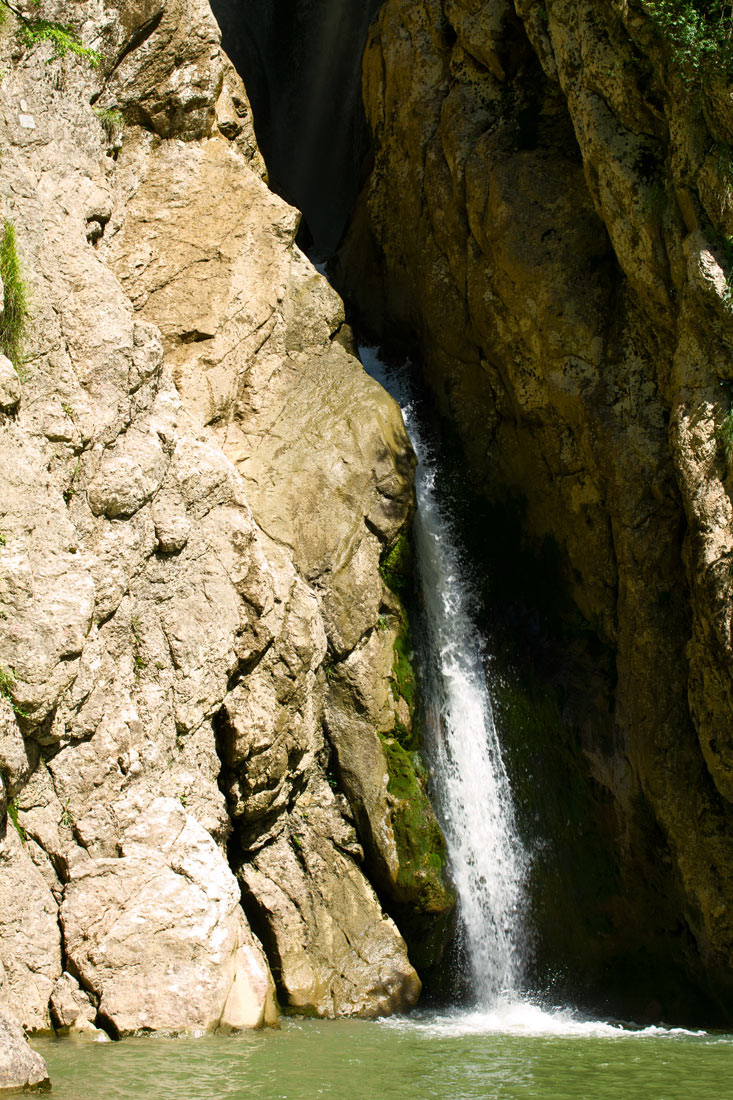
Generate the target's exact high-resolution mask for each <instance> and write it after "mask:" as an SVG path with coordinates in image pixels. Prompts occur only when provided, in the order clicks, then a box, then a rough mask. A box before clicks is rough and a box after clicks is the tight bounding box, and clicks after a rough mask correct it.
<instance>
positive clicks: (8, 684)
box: [0, 665, 28, 718]
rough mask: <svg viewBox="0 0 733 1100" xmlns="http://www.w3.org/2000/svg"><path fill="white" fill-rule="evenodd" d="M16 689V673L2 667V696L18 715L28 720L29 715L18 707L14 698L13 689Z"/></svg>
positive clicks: (0, 672)
mask: <svg viewBox="0 0 733 1100" xmlns="http://www.w3.org/2000/svg"><path fill="white" fill-rule="evenodd" d="M14 687H15V673H14V672H13V670H12V668H3V667H2V665H0V696H2V698H3V699H7V701H8V702H9V703H10V705H11V707H12V708H13V710H14V711H15V713H16V714H18V715H20V717H21V718H27V717H28V715H27V714H26V712H25V711H24V710H21V709H20V707H19V706H16V703H15V699H14V698H13V688H14Z"/></svg>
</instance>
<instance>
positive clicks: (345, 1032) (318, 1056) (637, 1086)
mask: <svg viewBox="0 0 733 1100" xmlns="http://www.w3.org/2000/svg"><path fill="white" fill-rule="evenodd" d="M33 1045H34V1046H35V1047H36V1049H37V1050H38V1051H40V1053H41V1054H42V1055H43V1056H44V1057H45V1058H46V1060H47V1062H48V1065H49V1069H50V1073H51V1077H52V1081H53V1093H52V1097H54V1098H56V1100H143V1098H145V1100H151V1098H152V1100H239V1098H242V1100H245V1098H247V1100H317V1098H319V1097H330V1098H332V1100H412V1098H413V1097H414V1098H415V1100H418V1098H419V1100H433V1098H434V1100H727V1098H732V1097H733V1036H730V1035H712V1034H704V1033H699V1034H696V1033H691V1032H684V1031H661V1030H659V1029H647V1030H645V1031H642V1032H636V1033H633V1032H631V1033H629V1032H624V1031H622V1030H620V1029H614V1028H612V1027H610V1026H609V1025H607V1024H598V1023H582V1022H578V1021H577V1020H574V1019H572V1018H571V1017H570V1016H569V1015H568V1014H559V1015H558V1014H555V1015H549V1014H547V1013H541V1012H540V1011H539V1010H537V1009H530V1010H528V1011H523V1010H516V1011H515V1012H514V1013H513V1014H512V1013H511V1012H509V1013H504V1014H503V1015H501V1014H494V1015H493V1016H487V1015H483V1016H480V1015H469V1014H463V1015H461V1014H453V1015H448V1016H444V1017H436V1016H428V1015H423V1016H420V1015H418V1016H412V1017H409V1018H406V1019H402V1020H390V1021H375V1022H369V1021H346V1020H334V1021H316V1020H298V1019H289V1020H285V1021H284V1023H283V1026H282V1027H281V1028H280V1030H278V1031H265V1032H254V1033H246V1034H242V1035H233V1036H223V1035H222V1036H217V1035H213V1036H207V1037H205V1038H201V1039H128V1040H125V1041H123V1042H121V1043H107V1044H93V1043H84V1042H79V1041H73V1040H52V1039H47V1040H38V1041H36V1042H34V1044H33Z"/></svg>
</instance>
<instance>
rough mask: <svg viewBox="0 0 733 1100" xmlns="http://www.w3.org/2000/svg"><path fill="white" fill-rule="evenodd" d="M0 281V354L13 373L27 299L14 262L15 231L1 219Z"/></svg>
mask: <svg viewBox="0 0 733 1100" xmlns="http://www.w3.org/2000/svg"><path fill="white" fill-rule="evenodd" d="M0 279H2V282H3V315H2V318H0V350H2V353H3V355H6V356H7V357H8V359H9V360H10V361H11V363H12V364H13V366H14V367H15V369H16V371H17V369H18V366H19V364H20V363H21V362H22V359H23V336H24V333H25V325H26V320H27V318H28V295H27V291H26V286H25V282H24V280H23V274H22V271H21V267H20V262H19V260H18V250H17V248H16V244H15V227H14V225H13V223H12V222H10V221H8V219H7V218H6V219H5V222H4V225H3V232H2V238H0Z"/></svg>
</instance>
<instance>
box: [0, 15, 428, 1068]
mask: <svg viewBox="0 0 733 1100" xmlns="http://www.w3.org/2000/svg"><path fill="white" fill-rule="evenodd" d="M61 7H63V5H61ZM59 10H60V9H59ZM39 14H40V15H41V16H43V17H44V18H46V17H48V18H51V19H52V18H53V17H54V16H55V15H59V11H57V10H56V8H55V7H54V6H53V5H52V4H50V3H49V5H48V7H47V9H46V8H44V7H41V9H40V11H39ZM61 15H62V16H63V18H64V20H66V19H67V18H69V15H68V12H66V11H64V12H62V13H61ZM73 19H74V20H75V22H74V31H75V33H78V34H79V35H81V36H82V39H83V41H84V42H85V43H87V44H88V45H90V44H93V45H94V47H95V48H96V49H98V50H99V52H100V58H99V62H98V64H97V65H89V64H87V63H86V62H84V60H83V58H80V56H79V55H78V54H75V53H73V52H72V53H69V54H67V55H66V56H65V57H56V56H55V55H54V49H53V46H52V44H51V43H50V42H48V41H46V42H43V43H41V44H40V45H37V46H36V47H34V48H22V49H21V47H20V46H19V44H18V43H17V41H16V37H15V33H14V25H13V23H12V19H11V17H10V16H8V20H9V23H8V24H7V25H6V28H5V29H4V31H3V38H2V42H0V52H1V53H2V69H3V72H4V74H5V75H4V78H3V81H2V86H1V87H0V98H1V99H2V103H3V111H2V121H1V125H0V129H2V135H1V137H2V145H3V158H2V162H1V163H0V193H2V195H3V196H5V198H4V205H3V214H4V216H5V218H6V219H7V222H6V224H5V225H4V226H3V227H2V228H3V239H4V242H5V244H4V246H3V247H5V248H7V247H10V246H9V245H8V244H7V241H8V239H9V236H8V234H9V230H8V224H9V222H10V221H12V223H13V224H14V229H15V246H14V247H15V249H16V252H17V259H18V264H19V268H20V271H21V278H22V280H24V282H25V287H26V290H27V301H28V303H29V316H28V319H27V324H26V326H25V330H24V332H23V339H22V343H23V351H22V355H20V354H17V349H16V350H15V351H13V355H14V356H15V361H14V362H13V363H10V362H9V361H8V360H5V359H3V360H2V363H1V364H0V366H1V367H2V370H1V371H0V375H2V378H1V387H0V388H1V389H2V393H0V467H2V470H3V492H2V500H1V502H0V535H1V537H0V870H1V871H2V874H0V899H1V900H2V905H0V910H1V913H0V1007H1V1008H2V1009H3V1011H7V1012H8V1013H9V1014H10V1015H12V1016H14V1017H15V1018H17V1020H18V1021H19V1022H20V1023H21V1024H22V1025H23V1026H25V1027H26V1028H27V1029H28V1030H30V1031H36V1032H37V1031H44V1030H48V1029H50V1027H51V1026H52V1025H53V1026H56V1027H58V1028H61V1029H64V1030H69V1031H89V1032H93V1031H94V1030H95V1029H97V1028H100V1027H101V1028H104V1029H105V1030H106V1031H107V1032H108V1033H110V1034H113V1035H126V1034H132V1033H137V1032H149V1031H157V1032H168V1033H182V1032H200V1031H205V1030H211V1029H213V1028H218V1027H219V1028H225V1029H232V1028H243V1027H256V1026H260V1025H262V1024H264V1023H270V1022H272V1021H273V1019H274V1017H275V1015H276V1011H277V1008H276V1003H275V996H274V992H275V991H274V985H273V979H272V972H274V974H275V977H276V979H277V981H278V983H279V990H278V992H279V996H280V998H281V999H282V1001H283V1002H284V1003H285V1004H288V1003H292V1004H294V1005H297V1007H298V1008H299V1009H301V1010H302V1011H306V1012H311V1013H318V1014H321V1015H344V1014H348V1015H363V1016H373V1015H376V1014H378V1013H383V1012H390V1011H395V1010H404V1009H407V1008H409V1007H410V1006H411V1005H412V1004H413V1003H414V1002H415V1000H416V998H417V996H418V994H419V991H420V980H419V978H418V976H417V974H416V972H415V970H414V968H413V966H412V964H411V962H410V961H409V959H408V955H407V949H406V946H405V942H404V940H403V938H402V936H401V934H400V932H399V931H398V929H397V927H396V926H395V924H394V923H393V922H392V921H391V920H390V919H389V918H388V917H387V916H386V914H385V912H384V910H383V907H382V903H381V901H380V899H379V898H378V897H377V895H376V893H375V890H374V889H373V887H372V885H371V884H370V882H369V880H368V877H367V873H366V871H365V859H364V851H363V847H362V845H361V844H360V842H359V839H358V837H357V834H356V829H355V824H354V817H353V812H352V809H351V807H350V805H349V803H348V801H347V799H346V797H345V795H344V793H343V791H342V789H341V788H340V786H339V781H338V777H337V776H336V775H335V774H334V772H335V765H334V761H333V756H334V749H333V745H332V741H331V740H330V739H329V736H328V731H327V730H326V728H325V717H324V715H325V709H326V701H327V699H328V697H329V695H330V694H331V693H332V691H333V690H335V688H333V687H332V682H334V681H335V680H336V679H337V672H338V666H339V665H340V664H342V663H346V662H347V661H348V666H349V670H350V671H351V672H353V670H354V669H356V671H357V672H358V671H359V670H360V669H378V670H380V671H379V672H378V673H377V676H378V677H381V679H382V681H383V682H382V683H380V684H377V685H375V691H374V693H373V696H374V698H373V701H372V702H370V701H369V700H367V701H366V702H363V701H361V700H359V717H360V718H361V717H366V719H367V724H368V728H369V733H370V736H371V737H372V739H373V740H374V742H375V743H377V744H378V743H379V734H380V733H381V734H384V735H388V734H390V733H391V732H392V730H393V728H394V725H395V722H396V720H397V717H396V712H395V707H394V706H393V707H391V708H389V709H386V708H385V707H384V706H382V703H381V700H382V697H383V696H388V695H389V694H390V691H391V689H390V679H391V670H392V662H393V647H394V644H395V640H396V637H397V634H398V632H399V617H398V616H397V615H396V613H394V608H393V599H392V596H391V594H390V593H389V592H388V591H387V589H386V587H385V586H384V584H383V582H382V578H381V575H380V571H379V564H380V559H381V557H382V555H384V554H385V553H389V552H390V550H391V549H392V548H393V547H394V545H395V544H396V543H397V541H398V540H399V539H400V537H401V536H402V535H403V534H404V531H405V529H406V526H407V524H408V522H409V519H410V515H411V511H412V507H413V495H412V474H413V470H414V456H413V454H412V450H411V447H410V444H409V441H408V439H407V436H406V434H405V431H404V426H403V424H402V420H401V417H400V413H399V409H398V407H397V405H396V404H395V403H394V402H393V401H392V399H391V398H390V397H388V395H387V394H386V393H385V391H384V390H383V389H382V388H381V387H380V386H379V385H377V383H376V382H374V381H373V380H372V379H370V378H368V377H367V375H366V374H365V373H364V371H363V369H362V367H361V364H360V363H359V361H358V359H357V358H356V357H355V356H354V355H353V354H352V352H351V351H350V350H349V348H350V347H351V346H352V341H351V337H350V333H349V330H348V327H347V326H346V325H345V322H344V310H343V304H342V302H341V301H340V299H339V298H338V296H337V295H336V293H335V292H334V291H333V290H332V289H331V287H330V286H329V285H328V283H327V281H326V280H325V278H324V277H323V276H322V275H320V274H319V273H318V272H317V271H316V270H315V269H314V268H313V267H312V266H311V264H310V263H309V262H308V261H307V260H306V258H305V256H304V254H303V252H302V251H301V250H300V249H299V248H298V246H297V245H296V243H295V235H296V232H297V227H298V222H299V215H298V212H297V211H296V210H294V209H293V208H292V207H290V206H288V205H287V204H286V203H285V202H284V200H283V199H282V198H280V197H278V196H277V195H275V194H273V193H272V191H270V190H269V188H268V187H267V184H266V182H265V180H264V175H265V172H264V165H263V161H262V158H261V155H260V153H259V150H258V148H257V146H256V143H255V141H254V134H253V125H252V118H251V112H250V108H249V103H248V99H247V94H246V92H245V89H244V86H243V84H242V82H241V80H240V79H239V78H238V77H237V75H236V73H235V72H234V70H233V68H232V66H231V64H230V63H229V61H228V59H227V58H226V56H225V55H224V54H223V53H222V51H221V49H220V44H219V30H218V27H217V24H216V22H215V20H214V19H213V17H212V14H211V11H210V8H209V7H208V5H207V4H206V3H204V2H203V0H158V2H154V3H152V4H146V5H135V4H131V5H118V6H117V7H113V8H104V9H100V7H99V6H98V5H97V4H95V3H91V2H90V3H81V4H77V5H75V8H74V12H73ZM3 274H4V277H5V276H6V275H7V271H6V267H3ZM14 278H16V280H17V277H16V276H14ZM6 283H7V284H8V285H11V281H10V277H9V276H8V277H7V278H6ZM12 285H15V286H16V289H17V285H16V284H12ZM7 294H8V286H7V285H6V298H5V301H6V302H8V301H9V300H10V299H9V298H8V297H7ZM5 350H7V351H8V352H10V351H11V348H10V346H9V345H8V346H7V347H6V349H5ZM363 675H364V676H366V675H367V672H366V671H364V672H363ZM377 688H378V689H379V690H376V689H377ZM354 706H356V702H354ZM351 717H352V715H351V713H350V710H349V706H348V705H347V706H346V707H345V710H344V713H343V715H340V716H339V717H338V719H335V718H334V717H333V715H331V717H330V719H329V721H330V722H331V725H332V726H333V725H334V723H335V722H336V721H338V722H341V723H342V724H343V726H344V730H343V731H342V730H340V729H333V730H332V731H331V733H332V735H333V737H334V739H335V738H336V735H337V734H340V735H341V736H340V737H339V746H340V747H339V752H340V753H343V754H344V758H345V759H346V760H348V756H349V748H348V733H349V720H350V718H351ZM353 755H355V759H354V762H353V767H354V768H355V769H356V770H357V772H358V770H359V768H360V766H361V765H360V759H361V758H360V757H359V756H358V754H353ZM372 778H373V777H368V779H369V780H370V781H371V780H372ZM364 782H365V783H366V782H367V777H364ZM387 783H388V777H387V775H386V766H385V768H384V774H383V784H382V786H383V788H384V789H383V791H382V796H383V797H382V802H381V803H380V805H379V807H378V811H379V814H380V821H381V820H382V818H385V819H387V825H386V828H387V832H388V833H389V830H390V829H391V828H392V826H391V824H390V821H389V810H390V808H391V804H390V802H389V799H390V798H391V796H390V795H389V792H388V791H387ZM391 839H392V840H393V838H391ZM389 840H390V836H387V838H386V841H385V843H386V842H387V841H389ZM284 853H288V854H289V861H286V860H285V858H284ZM397 870H399V868H398V869H397ZM397 870H396V871H395V873H397ZM242 893H244V895H245V899H244V900H245V905H244V907H243V906H242V904H241V899H242ZM294 909H295V910H297V920H293V919H291V918H292V915H293V910H294ZM250 921H252V925H256V928H254V930H253V927H252V926H250ZM261 941H264V947H263V942H261ZM304 956H308V957H309V958H310V959H311V961H312V964H313V973H312V974H311V975H310V976H309V975H308V974H306V973H305V970H306V969H307V968H306V966H305V963H304ZM307 961H308V960H307V959H306V962H307ZM270 964H272V965H270ZM11 1038H12V1036H11ZM4 1042H5V1036H4V1035H3V1036H0V1043H3V1044H4ZM9 1042H10V1039H8V1043H9ZM8 1049H9V1050H10V1047H8ZM10 1053H11V1054H12V1050H11V1052H10ZM8 1057H10V1055H8ZM13 1057H15V1056H14V1055H13ZM31 1069H33V1067H31ZM34 1072H35V1070H34Z"/></svg>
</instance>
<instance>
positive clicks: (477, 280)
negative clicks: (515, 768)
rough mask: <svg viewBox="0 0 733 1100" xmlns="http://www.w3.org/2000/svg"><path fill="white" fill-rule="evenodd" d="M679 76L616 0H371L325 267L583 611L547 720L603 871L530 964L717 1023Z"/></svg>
mask: <svg viewBox="0 0 733 1100" xmlns="http://www.w3.org/2000/svg"><path fill="white" fill-rule="evenodd" d="M690 79H691V78H690V77H689V74H688V75H687V76H686V75H685V74H684V72H682V71H681V69H680V66H679V62H678V59H676V57H675V54H674V50H673V49H672V48H671V46H670V43H669V40H665V39H664V37H663V36H662V35H661V34H660V32H659V30H658V29H657V28H656V27H655V25H654V24H653V23H652V22H651V21H650V18H649V14H648V11H647V10H646V9H645V8H644V5H643V4H640V3H636V2H626V0H623V2H621V0H618V2H616V0H614V2H612V3H608V4H600V3H596V2H595V0H582V2H576V0H573V2H570V0H548V2H547V3H546V4H545V3H540V2H538V0H517V2H516V3H510V2H509V0H488V2H482V0H420V2H418V3H413V2H408V0H388V2H387V3H386V4H385V5H384V7H383V9H382V10H381V12H380V15H379V17H378V20H377V21H376V23H375V25H374V27H373V30H372V33H371V35H370V39H369V42H368V45H367V49H366V53H365V60H364V99H365V104H366V108H367V116H368V121H369V124H370V127H371V130H372V134H373V138H374V155H375V167H374V171H373V173H372V175H371V177H370V179H369V181H368V183H367V184H366V186H365V188H364V191H363V193H362V196H361V199H360V202H359V204H358V206H357V209H356V211H355V213H354V216H353V219H352V224H351V228H350V232H349V236H348V239H347V242H346V245H345V247H344V249H343V251H342V255H341V259H340V263H341V276H340V277H341V280H342V284H343V286H344V287H345V288H346V289H347V291H348V292H349V293H350V295H351V296H352V299H353V300H354V302H355V303H356V304H357V306H358V309H359V310H360V312H361V316H362V318H364V319H365V321H366V322H368V323H369V324H370V326H371V328H372V330H373V331H374V332H376V333H377V335H379V336H381V337H382V338H383V339H385V340H388V339H390V338H391V339H393V340H394V339H395V338H398V334H399V333H403V334H404V333H405V332H408V333H409V334H410V338H409V339H408V341H407V342H408V343H409V340H411V341H412V346H413V347H414V346H415V344H417V346H418V348H419V352H420V355H421V357H422V362H423V364H424V372H425V377H426V379H427V382H428V384H429V386H430V388H431V390H432V392H433V394H434V396H435V398H436V401H437V403H438V405H439V408H440V409H441V411H442V412H443V414H444V415H445V416H446V417H447V418H449V419H450V421H451V422H452V423H453V424H454V425H455V426H456V428H457V431H458V434H459V437H460V443H461V447H462V449H463V452H464V454H465V458H466V460H467V463H468V467H469V469H470V471H471V473H472V475H473V479H474V485H475V487H476V488H477V489H478V491H479V492H480V493H482V494H484V495H485V496H487V497H488V498H489V499H491V500H494V501H502V500H503V501H506V500H507V498H509V499H518V500H520V501H521V502H522V507H523V532H524V536H523V537H527V536H529V537H530V538H531V539H532V540H534V542H535V544H536V545H540V544H541V543H542V542H543V540H547V539H551V540H552V541H553V543H554V544H555V546H556V547H557V548H558V550H559V561H560V567H561V577H562V583H563V585H564V586H565V589H566V591H567V593H568V598H569V604H568V606H567V607H566V609H565V615H566V617H567V619H568V621H570V620H571V619H573V618H575V620H576V622H577V621H578V614H577V613H578V612H579V613H580V617H581V618H580V624H581V625H582V627H583V629H582V630H577V631H576V633H575V635H574V636H573V637H569V636H568V634H567V633H566V634H565V643H564V645H565V658H566V659H565V667H564V669H563V673H562V679H563V691H564V696H563V697H561V709H562V713H561V714H560V716H559V723H558V728H559V729H561V730H562V729H563V728H564V730H565V734H564V736H565V738H566V740H567V741H568V744H569V745H570V750H571V754H572V753H574V754H575V755H574V759H575V765H574V767H575V768H576V769H577V770H578V771H579V772H580V773H581V774H582V775H584V776H585V779H584V780H583V782H584V784H585V786H586V789H587V790H588V791H591V792H592V791H595V795H594V796H593V797H592V798H591V799H590V802H591V803H595V811H593V810H591V812H592V813H595V817H596V820H595V822H593V823H591V826H592V828H600V829H601V831H602V833H603V835H604V837H605V846H606V849H607V850H608V851H610V853H611V857H612V863H613V865H614V873H613V874H610V875H609V877H608V881H607V882H606V883H605V885H604V886H601V887H599V895H598V897H597V898H596V899H595V902H594V904H595V912H594V914H593V915H592V917H590V918H589V923H588V925H587V927H586V929H585V933H584V936H585V942H586V944H590V943H591V942H592V943H593V948H592V950H591V951H590V952H588V951H585V952H584V948H583V947H582V946H581V945H580V943H579V941H578V939H577V937H576V940H575V942H572V940H573V937H572V936H569V937H567V939H566V940H565V941H564V942H556V944H555V954H554V957H553V955H552V951H551V952H550V956H551V957H550V963H551V965H553V966H558V965H560V966H561V965H565V966H567V967H569V968H570V970H571V971H572V970H573V969H574V970H575V976H576V979H577V980H578V981H582V980H584V979H587V980H589V983H590V985H591V987H594V993H595V997H596V999H598V997H599V996H601V990H602V985H603V982H604V981H607V980H610V983H611V985H612V984H613V981H614V973H615V974H616V975H617V976H618V975H621V974H623V978H622V979H621V981H620V983H619V984H620V985H621V986H622V988H621V989H620V990H619V994H620V996H619V999H618V1000H617V1002H616V1003H617V1004H619V1005H621V1006H624V1007H626V1008H627V1009H628V1007H629V1005H636V1006H637V1007H639V1008H640V1007H642V1006H643V1005H644V1003H645V1002H646V1001H647V1000H657V1001H660V1002H661V1011H663V1012H666V1013H667V1014H677V1015H678V1016H679V1015H682V1014H684V1013H685V1012H687V1013H688V1015H689V1014H690V1012H691V1011H692V1013H693V1014H694V1011H696V1009H691V1005H692V1004H693V999H694V996H695V994H694V992H693V990H697V991H698V993H700V992H701V995H702V996H703V998H708V999H709V1000H708V1001H707V1007H706V1008H705V1009H699V1011H704V1012H706V1013H707V1014H708V1015H710V1014H716V1013H717V1014H719V1015H722V1016H724V1017H725V1018H727V1019H729V1018H730V1017H729V1009H728V1008H726V1007H725V1006H726V1005H728V1006H729V1004H730V999H729V998H730V992H731V988H732V987H733V969H732V968H731V962H730V960H731V948H732V947H733V926H732V925H731V918H730V914H731V913H732V912H733V904H732V903H733V896H732V895H731V889H732V887H731V884H732V883H733V876H731V866H732V862H731V861H732V859H733V835H732V832H731V829H732V822H733V818H732V816H731V798H732V797H733V787H732V786H731V779H730V777H731V767H733V757H732V756H731V751H730V735H729V731H730V728H731V705H732V703H733V682H732V680H731V673H732V671H733V666H732V663H731V658H732V656H733V652H732V648H731V646H732V643H731V629H730V623H731V607H732V606H733V605H732V597H733V590H732V586H733V580H732V579H731V572H730V554H731V545H732V543H731V540H732V539H733V522H732V521H733V506H732V504H731V485H730V474H729V468H728V459H727V456H726V450H725V447H724V446H723V444H722V443H721V438H722V436H724V434H725V431H726V427H727V425H728V424H729V422H728V420H727V418H728V415H729V409H730V382H731V379H732V378H733V375H732V373H731V363H732V362H733V360H732V359H731V343H730V341H731V335H732V333H733V328H732V318H733V313H731V308H730V304H729V289H728V263H729V261H728V260H727V259H726V252H725V249H724V248H723V247H722V245H723V244H724V238H725V237H726V235H728V234H730V233H731V231H732V229H733V225H732V224H731V209H732V208H731V183H730V177H729V171H728V169H727V168H726V167H725V166H726V165H727V164H728V161H727V160H726V155H727V151H728V150H729V149H730V144H731V142H732V141H733V130H732V129H731V116H730V88H729V86H728V83H727V80H726V79H725V78H724V76H723V75H721V73H720V72H719V71H717V72H715V71H714V72H712V73H708V74H706V79H705V80H704V81H701V80H695V78H694V77H693V78H692V81H693V82H692V83H690ZM401 339H402V342H403V344H404V342H405V340H404V336H402V337H401ZM572 606H574V608H575V609H576V610H575V612H573V611H572V610H571V607H572ZM599 654H600V656H599ZM561 663H562V662H561ZM571 731H574V732H571ZM574 739H577V747H575V748H573V740H574ZM527 747H528V750H529V756H528V759H529V761H530V763H529V765H528V766H529V767H530V768H531V766H532V763H531V761H532V759H533V755H532V754H533V746H532V743H531V742H530V744H529V745H528V746H527ZM543 751H544V750H543ZM563 751H565V750H563ZM569 816H570V815H568V818H569ZM577 843H578V844H579V845H582V844H583V840H582V838H581V837H578V838H577ZM616 876H617V877H616ZM576 893H577V894H578V895H581V894H582V893H583V884H582V882H576ZM547 930H548V925H547V924H546V925H545V931H547ZM540 935H542V929H540ZM583 971H585V973H583ZM688 983H689V984H688ZM624 986H625V988H624ZM686 998H689V999H688V1000H687V1002H686V1001H685V999H686ZM710 998H712V1001H711V1000H710ZM712 1004H715V1005H716V1007H711V1005H712ZM698 1006H699V1003H698ZM659 1010H660V1006H659V1005H657V1011H659Z"/></svg>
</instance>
